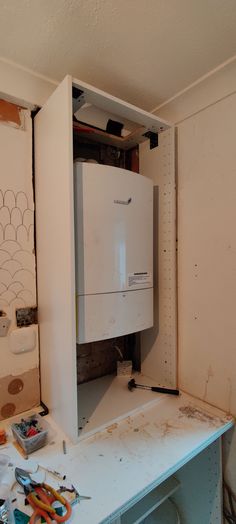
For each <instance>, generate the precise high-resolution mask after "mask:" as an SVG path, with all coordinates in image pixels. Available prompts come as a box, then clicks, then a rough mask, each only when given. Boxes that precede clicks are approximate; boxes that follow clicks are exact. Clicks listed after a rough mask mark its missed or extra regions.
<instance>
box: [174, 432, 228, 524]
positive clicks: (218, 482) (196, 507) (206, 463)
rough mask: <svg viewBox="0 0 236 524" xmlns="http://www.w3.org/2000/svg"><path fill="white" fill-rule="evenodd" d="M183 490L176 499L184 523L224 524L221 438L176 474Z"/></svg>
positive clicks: (177, 494)
mask: <svg viewBox="0 0 236 524" xmlns="http://www.w3.org/2000/svg"><path fill="white" fill-rule="evenodd" d="M175 476H176V478H177V480H179V481H180V489H179V490H178V491H177V493H176V494H175V495H174V497H173V499H174V501H175V503H176V505H177V507H178V509H179V513H180V518H181V523H183V524H200V523H201V524H222V467H221V439H218V440H217V441H216V442H214V443H213V444H211V445H210V446H209V447H208V448H206V449H205V450H204V451H202V453H200V454H199V455H197V456H196V457H195V458H194V459H193V460H190V461H189V462H188V463H187V464H186V465H185V466H183V468H181V469H180V470H179V471H178V472H177V474H176V475H175Z"/></svg>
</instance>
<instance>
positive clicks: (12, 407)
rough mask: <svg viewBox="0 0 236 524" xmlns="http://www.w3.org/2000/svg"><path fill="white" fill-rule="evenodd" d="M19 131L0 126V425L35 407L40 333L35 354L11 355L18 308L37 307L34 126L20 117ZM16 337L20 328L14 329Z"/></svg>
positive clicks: (26, 113)
mask: <svg viewBox="0 0 236 524" xmlns="http://www.w3.org/2000/svg"><path fill="white" fill-rule="evenodd" d="M21 122H22V128H20V127H19V126H16V125H15V124H14V125H12V124H10V125H9V124H8V123H6V122H5V123H0V142H1V156H0V173H1V174H0V309H1V310H3V311H4V312H5V313H6V314H7V316H8V318H9V319H10V321H11V324H10V328H9V332H8V335H7V336H6V337H1V338H0V355H1V366H0V419H1V418H6V417H8V416H11V415H13V414H16V413H19V412H22V411H24V410H26V409H28V408H31V407H32V406H34V405H37V404H38V403H39V364H38V329H37V326H36V325H34V326H31V327H30V328H25V329H30V330H31V329H32V330H33V331H34V333H35V338H36V342H35V346H34V349H33V350H32V351H30V352H27V353H21V354H14V353H13V352H12V351H11V345H10V339H11V334H12V332H13V331H15V330H16V315H15V310H16V308H22V307H25V306H35V305H36V281H35V254H34V202H33V188H32V121H31V117H30V113H29V111H23V112H21ZM17 331H18V332H19V331H20V328H18V329H17Z"/></svg>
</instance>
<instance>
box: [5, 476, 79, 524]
mask: <svg viewBox="0 0 236 524" xmlns="http://www.w3.org/2000/svg"><path fill="white" fill-rule="evenodd" d="M15 476H16V480H17V482H18V483H19V484H20V485H21V486H22V487H23V488H24V492H25V495H26V498H27V500H28V502H29V504H30V505H31V506H32V508H33V510H34V512H33V515H32V516H31V518H30V524H35V523H36V521H37V520H38V519H39V518H41V517H42V518H44V519H45V521H46V523H47V524H52V522H53V521H56V522H66V521H67V520H68V519H69V518H70V516H71V512H72V509H71V505H70V504H69V502H68V501H67V500H66V499H65V498H64V497H63V496H62V495H60V493H58V492H57V491H56V490H55V489H54V488H52V487H51V486H49V485H48V484H45V483H43V484H37V483H36V482H34V481H33V480H32V479H31V478H30V475H29V473H28V472H27V471H25V470H23V469H20V468H16V469H15ZM56 501H57V502H60V504H62V506H64V507H65V509H66V513H65V515H63V516H61V515H58V514H57V513H56V510H55V508H54V507H53V506H52V504H53V502H56Z"/></svg>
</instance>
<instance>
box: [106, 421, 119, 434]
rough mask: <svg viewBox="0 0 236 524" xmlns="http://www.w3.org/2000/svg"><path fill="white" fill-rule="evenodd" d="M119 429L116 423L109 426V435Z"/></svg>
mask: <svg viewBox="0 0 236 524" xmlns="http://www.w3.org/2000/svg"><path fill="white" fill-rule="evenodd" d="M117 427H118V424H117V423H115V424H112V425H111V426H109V427H108V428H107V433H112V432H113V431H114V430H115V429H116V428H117Z"/></svg>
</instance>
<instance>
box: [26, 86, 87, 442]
mask: <svg viewBox="0 0 236 524" xmlns="http://www.w3.org/2000/svg"><path fill="white" fill-rule="evenodd" d="M71 91H72V88H71V79H70V77H66V78H65V80H64V81H63V82H62V83H61V84H60V86H59V87H58V88H57V89H56V91H55V92H54V93H53V95H52V96H51V98H50V99H49V100H48V102H47V104H46V105H45V106H44V107H43V108H42V109H41V111H40V112H39V113H38V114H37V116H36V118H35V178H36V184H35V186H36V242H37V244H36V246H37V274H38V305H39V324H40V366H41V396H42V400H43V402H45V404H46V405H47V406H48V407H49V410H50V412H51V414H52V416H53V417H54V418H55V420H56V422H57V423H58V424H59V425H60V427H61V428H62V429H63V431H65V432H66V433H67V434H68V436H69V437H70V438H72V440H76V438H77V436H78V427H77V400H76V399H77V387H76V333H75V268H74V205H73V155H72V98H71V97H72V94H71Z"/></svg>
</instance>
